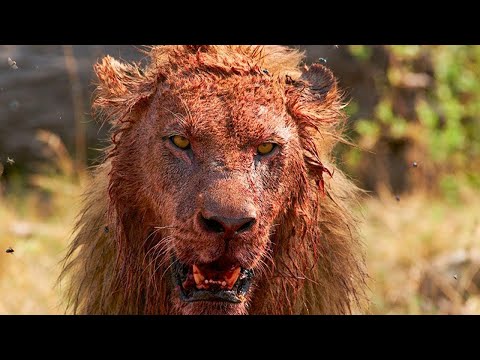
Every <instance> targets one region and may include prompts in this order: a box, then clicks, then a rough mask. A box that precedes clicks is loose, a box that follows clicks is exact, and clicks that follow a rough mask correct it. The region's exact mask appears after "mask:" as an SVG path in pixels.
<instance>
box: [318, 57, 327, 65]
mask: <svg viewBox="0 0 480 360" xmlns="http://www.w3.org/2000/svg"><path fill="white" fill-rule="evenodd" d="M318 62H321V63H323V64H326V63H327V59H325V58H322V57H321V58H318Z"/></svg>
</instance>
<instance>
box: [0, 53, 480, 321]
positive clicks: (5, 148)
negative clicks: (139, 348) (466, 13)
mask: <svg viewBox="0 0 480 360" xmlns="http://www.w3.org/2000/svg"><path fill="white" fill-rule="evenodd" d="M295 47H297V48H298V47H299V48H301V49H303V50H306V52H307V62H308V63H311V62H314V61H320V62H322V63H324V64H326V66H328V67H330V68H331V69H332V70H333V72H334V73H335V74H336V76H337V77H338V79H339V82H340V86H341V87H342V88H343V89H344V90H345V98H346V100H348V106H347V107H346V111H347V113H348V114H349V119H350V121H349V126H348V129H347V136H348V137H349V138H350V139H351V140H352V141H353V142H354V143H356V144H358V147H347V146H343V145H339V146H338V147H337V149H336V151H337V155H338V159H339V165H340V167H342V168H343V169H344V170H345V171H346V172H347V173H348V174H349V175H350V176H351V177H352V179H354V180H355V182H356V183H357V184H358V185H359V186H360V187H362V188H364V189H366V190H368V191H369V193H368V195H366V196H365V198H364V199H363V201H362V206H361V208H359V209H358V212H359V213H360V214H361V215H362V216H363V219H364V222H363V225H362V229H361V230H362V233H363V237H364V243H365V245H366V249H367V254H366V255H367V265H368V268H369V272H370V276H371V279H370V281H369V287H370V297H371V300H372V302H371V306H370V309H369V310H368V312H369V313H373V314H389V313H395V314H423V313H426V314H470V313H476V314H480V46H467V45H459V46H453V45H452V46H445V45H435V46H418V45H392V46H390V45H385V46H370V45H369V46H363V45H350V46H348V45H340V46H332V45H330V46H326V45H310V46H295ZM137 49H138V48H137V47H135V46H103V45H88V46H81V45H75V46H69V45H66V46H0V250H1V251H2V252H1V253H0V294H2V296H1V297H0V313H3V314H20V313H21V314H30V313H37V314H43V313H53V314H56V313H63V310H62V309H63V308H62V306H61V292H62V288H61V286H60V287H57V288H54V284H55V280H56V278H57V276H58V272H59V265H58V263H59V261H60V260H61V258H62V256H63V254H64V250H65V247H66V245H67V243H68V239H69V236H70V232H71V229H72V225H73V222H74V217H75V214H76V212H77V211H78V209H79V206H80V196H79V195H80V194H81V189H82V185H83V184H85V180H86V179H87V177H88V171H86V167H87V166H90V165H93V164H95V159H97V158H98V156H99V152H98V150H97V149H98V148H101V147H102V146H103V145H104V144H105V142H104V141H103V139H105V138H106V129H102V128H100V126H99V125H98V124H97V123H95V122H94V120H93V119H92V118H91V115H90V111H89V108H90V100H91V93H92V91H93V86H92V85H91V84H92V81H93V73H92V65H93V63H94V62H95V61H96V60H97V59H99V58H100V57H101V56H103V55H105V54H107V53H108V54H110V55H113V56H115V57H118V58H121V59H125V60H137V61H145V59H142V56H143V55H142V54H140V53H138V52H137ZM2 59H3V60H2ZM9 248H11V249H13V250H14V252H13V253H11V252H9V253H7V252H6V251H7V249H9Z"/></svg>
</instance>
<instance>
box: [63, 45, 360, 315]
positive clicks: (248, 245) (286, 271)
mask: <svg viewBox="0 0 480 360" xmlns="http://www.w3.org/2000/svg"><path fill="white" fill-rule="evenodd" d="M149 55H150V59H151V62H150V64H149V66H148V67H147V68H146V69H141V68H140V67H139V66H137V65H130V64H123V63H120V62H118V61H116V60H114V59H112V58H110V57H106V58H104V59H103V61H102V62H101V63H99V64H97V65H96V66H95V71H96V73H97V76H98V78H99V80H100V82H99V85H98V87H97V94H96V100H95V102H94V107H95V108H96V109H97V110H99V111H100V112H102V113H103V115H104V116H105V118H106V119H107V120H108V121H109V122H110V123H111V124H112V125H113V129H112V145H111V146H110V147H109V148H108V149H107V152H106V153H107V157H106V160H105V162H104V164H102V165H101V166H99V169H98V170H97V174H96V176H95V178H94V180H93V182H92V184H91V186H90V191H89V192H88V193H87V201H88V204H87V205H86V207H85V209H84V211H83V213H82V214H83V216H82V217H81V218H80V221H79V224H78V234H77V236H76V238H75V240H74V242H73V244H72V247H71V249H70V252H69V254H68V256H67V259H69V260H70V259H72V258H74V260H70V261H69V262H67V265H66V270H69V269H76V271H75V272H74V274H73V280H72V287H71V288H70V299H71V300H72V302H73V304H74V305H75V309H76V310H80V311H82V312H86V313H177V314H247V313H294V312H304V313H318V312H324V313H325V312H326V313H346V312H350V311H351V308H350V305H351V303H352V301H355V300H357V301H358V300H359V298H360V295H361V294H362V288H363V285H364V276H365V274H364V270H363V261H362V259H361V256H360V253H359V251H358V250H359V249H358V241H357V236H356V233H355V222H354V220H353V218H352V216H351V215H350V212H349V209H348V203H349V202H350V201H351V200H353V197H354V190H355V188H354V186H353V185H351V184H350V183H349V182H348V181H347V180H346V179H345V178H344V177H343V176H342V174H341V173H340V172H339V171H338V170H336V169H335V168H334V165H333V162H332V161H331V159H330V152H331V150H332V147H333V145H334V144H335V143H336V142H337V141H338V140H339V139H340V137H339V136H340V129H341V125H342V122H343V119H344V118H343V116H342V114H341V112H340V108H341V102H340V96H339V94H338V90H337V85H336V81H335V78H334V76H333V75H332V73H331V72H330V71H329V70H328V69H327V68H326V67H324V66H322V65H319V64H314V65H312V66H310V67H306V66H305V67H303V68H300V67H299V64H300V62H301V60H302V54H300V53H299V52H298V51H296V50H292V49H288V48H285V47H277V46H271V47H268V46H267V47H261V46H161V47H153V48H151V49H149ZM76 250H78V252H77V251H76ZM74 253H76V254H77V255H76V256H75V257H73V256H72V255H73V254H74Z"/></svg>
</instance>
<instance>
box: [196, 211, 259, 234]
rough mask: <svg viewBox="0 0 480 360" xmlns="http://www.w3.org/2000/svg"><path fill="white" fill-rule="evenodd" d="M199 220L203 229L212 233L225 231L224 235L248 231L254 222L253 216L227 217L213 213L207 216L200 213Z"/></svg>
mask: <svg viewBox="0 0 480 360" xmlns="http://www.w3.org/2000/svg"><path fill="white" fill-rule="evenodd" d="M205 215H207V216H205ZM200 221H201V223H202V226H203V227H204V229H205V230H207V231H210V232H214V233H225V236H231V235H236V234H240V233H242V232H245V231H248V230H249V229H251V228H252V226H253V225H254V224H255V218H254V217H244V218H227V217H223V216H215V215H213V216H211V215H210V216H208V214H201V215H200Z"/></svg>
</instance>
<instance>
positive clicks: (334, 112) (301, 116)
mask: <svg viewBox="0 0 480 360" xmlns="http://www.w3.org/2000/svg"><path fill="white" fill-rule="evenodd" d="M286 84H287V90H286V96H287V107H288V110H289V112H290V114H291V115H292V117H293V118H294V119H296V120H297V121H298V122H299V125H300V126H302V125H303V126H313V127H315V128H318V127H320V126H321V125H327V124H331V123H335V122H337V121H338V120H340V118H339V110H340V108H341V103H340V102H341V99H340V94H339V92H338V90H337V80H336V79H335V76H334V75H333V73H332V72H331V71H330V70H329V69H328V68H326V67H325V66H323V65H320V64H313V65H312V66H310V67H305V69H304V71H303V73H302V75H301V76H300V78H299V79H298V80H293V79H291V78H289V77H288V76H287V79H286Z"/></svg>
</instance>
